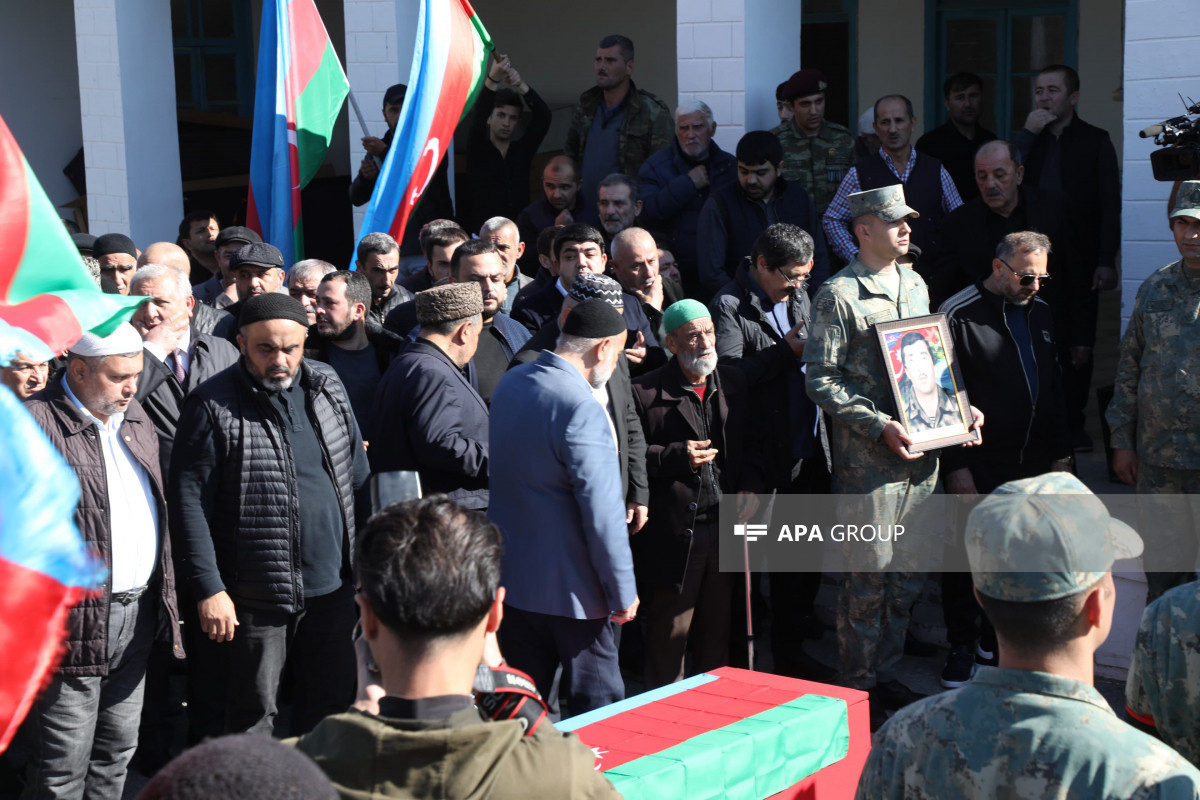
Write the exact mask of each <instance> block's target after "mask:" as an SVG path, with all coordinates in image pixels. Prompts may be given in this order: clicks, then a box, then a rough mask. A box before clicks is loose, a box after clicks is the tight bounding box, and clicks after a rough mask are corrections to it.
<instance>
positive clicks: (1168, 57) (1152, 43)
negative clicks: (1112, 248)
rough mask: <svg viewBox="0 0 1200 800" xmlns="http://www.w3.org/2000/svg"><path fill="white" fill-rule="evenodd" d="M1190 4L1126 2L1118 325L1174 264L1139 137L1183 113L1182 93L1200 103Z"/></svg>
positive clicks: (1197, 22) (1197, 34) (1160, 186)
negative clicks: (1146, 285) (1142, 290)
mask: <svg viewBox="0 0 1200 800" xmlns="http://www.w3.org/2000/svg"><path fill="white" fill-rule="evenodd" d="M1195 12H1196V5H1195V0H1125V82H1124V97H1125V123H1124V135H1125V142H1124V148H1123V149H1124V159H1123V171H1122V173H1123V174H1122V190H1123V191H1122V197H1123V208H1122V214H1121V264H1122V276H1121V277H1122V286H1121V290H1122V293H1121V299H1122V303H1121V305H1122V307H1121V321H1122V327H1123V326H1124V323H1125V322H1126V321H1128V319H1129V314H1130V313H1131V312H1132V310H1133V301H1134V297H1135V296H1136V294H1137V288H1138V286H1139V285H1140V284H1141V282H1142V281H1143V280H1145V279H1146V277H1147V276H1149V275H1150V274H1151V273H1152V272H1154V271H1155V270H1156V269H1158V268H1159V267H1161V266H1163V265H1165V264H1168V263H1170V262H1171V261H1175V260H1176V259H1178V258H1179V251H1178V250H1177V249H1176V248H1175V243H1174V240H1173V239H1172V238H1171V232H1170V229H1169V228H1168V226H1167V197H1168V195H1169V194H1170V192H1171V184H1169V183H1161V182H1159V181H1156V180H1154V176H1153V174H1152V173H1151V171H1150V153H1151V152H1152V151H1153V150H1154V149H1155V147H1154V144H1153V143H1152V142H1151V140H1149V139H1141V138H1139V137H1138V131H1140V130H1142V129H1143V128H1145V127H1146V126H1148V125H1153V124H1154V123H1156V122H1162V121H1163V120H1164V119H1166V118H1168V117H1173V116H1178V115H1179V114H1182V113H1183V106H1182V104H1181V103H1180V102H1179V94H1182V95H1183V96H1184V97H1188V96H1191V97H1193V98H1195V99H1197V100H1200V60H1197V58H1196V53H1197V51H1198V50H1200V15H1197V14H1196V13H1195Z"/></svg>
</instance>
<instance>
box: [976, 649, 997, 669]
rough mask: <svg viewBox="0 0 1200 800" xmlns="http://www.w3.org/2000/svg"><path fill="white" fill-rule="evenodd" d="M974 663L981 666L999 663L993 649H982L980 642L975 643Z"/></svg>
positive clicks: (991, 665) (992, 665)
mask: <svg viewBox="0 0 1200 800" xmlns="http://www.w3.org/2000/svg"><path fill="white" fill-rule="evenodd" d="M994 647H995V646H994V645H993V648H994ZM975 663H976V664H979V665H980V666H983V667H994V666H996V665H997V664H999V663H1000V659H999V658H998V657H997V656H996V651H995V649H992V650H984V649H983V645H982V644H977V645H975Z"/></svg>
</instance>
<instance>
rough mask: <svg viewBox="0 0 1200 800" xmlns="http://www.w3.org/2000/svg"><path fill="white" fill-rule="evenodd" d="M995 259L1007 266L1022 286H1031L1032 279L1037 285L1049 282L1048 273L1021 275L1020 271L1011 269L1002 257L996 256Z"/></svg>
mask: <svg viewBox="0 0 1200 800" xmlns="http://www.w3.org/2000/svg"><path fill="white" fill-rule="evenodd" d="M996 260H997V261H999V262H1000V263H1001V264H1003V265H1004V266H1006V267H1008V271H1009V272H1011V273H1012V274H1013V275H1016V276H1017V279H1018V280H1019V281H1020V282H1021V285H1022V286H1033V282H1034V281H1037V282H1038V285H1039V286H1045V285H1046V284H1047V283H1049V282H1050V276H1049V275H1034V274H1032V273H1026V274H1024V275H1022V274H1021V273H1019V272H1017V271H1016V270H1015V269H1013V268H1012V266H1011V265H1010V264H1009V263H1008V262H1007V261H1005V260H1004V259H1003V258H998V259H996Z"/></svg>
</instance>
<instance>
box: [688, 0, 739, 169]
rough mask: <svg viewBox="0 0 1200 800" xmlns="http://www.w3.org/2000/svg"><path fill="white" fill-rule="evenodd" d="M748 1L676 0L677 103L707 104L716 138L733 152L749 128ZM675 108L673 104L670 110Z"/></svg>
mask: <svg viewBox="0 0 1200 800" xmlns="http://www.w3.org/2000/svg"><path fill="white" fill-rule="evenodd" d="M745 2H746V0H676V3H675V14H676V27H675V30H676V36H675V48H676V59H677V63H676V68H677V70H678V80H679V97H678V100H677V102H683V101H684V100H689V99H692V98H696V99H699V100H703V101H704V102H705V103H708V105H709V107H710V108H712V110H713V117H714V119H716V121H717V133H716V136H715V137H714V138H716V140H717V144H719V145H720V146H721V147H722V148H724V149H725V150H728V151H731V152H732V151H733V149H734V148H735V147H736V146H737V141H738V139H740V138H741V137H742V134H743V133H744V132H745V129H744V127H743V122H744V120H745V116H746V114H745V103H746V78H745V75H746V69H745V61H744V57H743V53H745V41H744V39H743V37H744V35H745V34H744V29H745V28H744V25H743V24H742V23H743V17H744V12H745V5H744V4H745ZM672 110H673V109H672Z"/></svg>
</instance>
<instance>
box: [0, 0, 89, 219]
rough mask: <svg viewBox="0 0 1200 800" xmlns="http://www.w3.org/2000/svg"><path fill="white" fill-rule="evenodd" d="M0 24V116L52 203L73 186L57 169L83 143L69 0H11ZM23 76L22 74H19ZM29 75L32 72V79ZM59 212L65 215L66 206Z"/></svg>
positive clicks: (64, 198) (70, 194) (67, 196)
mask: <svg viewBox="0 0 1200 800" xmlns="http://www.w3.org/2000/svg"><path fill="white" fill-rule="evenodd" d="M5 14H6V22H5V24H4V26H2V27H0V75H3V76H5V77H6V80H0V116H2V117H4V122H5V124H7V125H8V128H9V130H11V131H12V134H13V137H14V138H16V140H17V144H18V145H19V146H20V148H21V150H22V151H23V152H24V153H25V159H26V160H27V161H28V162H29V166H30V167H31V168H32V169H33V174H34V175H36V176H37V178H38V181H39V182H40V183H41V184H42V188H44V189H45V190H46V194H47V195H49V197H50V202H52V203H54V205H55V206H60V205H62V204H63V203H67V202H70V201H71V200H74V199H75V198H76V196H77V192H76V191H75V189H74V187H73V186H71V182H70V181H68V180H67V179H66V177H65V176H64V175H63V174H62V169H63V167H65V166H66V165H67V163H68V162H69V161H70V160H71V159H72V158H74V157H75V154H76V153H77V152H78V151H79V148H80V146H81V145H82V144H83V134H82V132H81V131H80V127H79V74H78V72H77V70H76V66H75V11H74V6H73V3H72V0H41V2H38V3H36V4H35V3H14V4H13V5H12V6H11V7H10V8H8V9H6V11H5ZM22 76H23V77H22ZM31 76H37V80H36V83H34V82H33V81H32V80H31ZM59 213H60V215H61V216H63V217H65V218H71V217H72V214H71V212H70V211H69V210H67V209H59Z"/></svg>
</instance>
